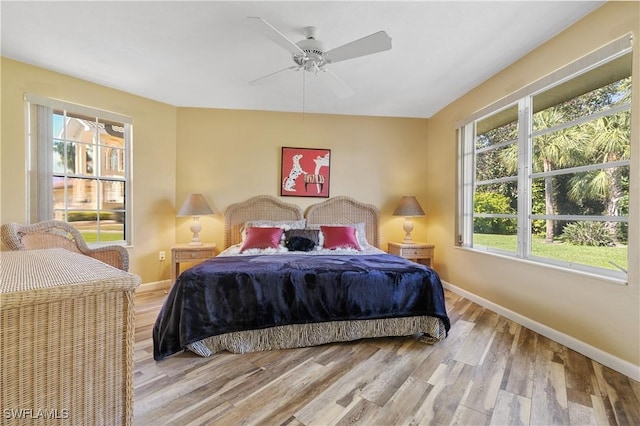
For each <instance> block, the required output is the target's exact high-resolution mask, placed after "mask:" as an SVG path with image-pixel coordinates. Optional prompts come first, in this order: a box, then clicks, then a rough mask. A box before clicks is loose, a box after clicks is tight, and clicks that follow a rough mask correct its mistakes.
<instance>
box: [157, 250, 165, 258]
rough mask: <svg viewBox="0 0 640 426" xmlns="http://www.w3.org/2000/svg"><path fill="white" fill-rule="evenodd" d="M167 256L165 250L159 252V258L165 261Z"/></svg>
mask: <svg viewBox="0 0 640 426" xmlns="http://www.w3.org/2000/svg"><path fill="white" fill-rule="evenodd" d="M166 258H167V256H166V254H165V252H164V250H161V251H160V253H158V260H160V261H163V260H165V259H166Z"/></svg>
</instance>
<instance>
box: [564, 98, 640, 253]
mask: <svg viewBox="0 0 640 426" xmlns="http://www.w3.org/2000/svg"><path fill="white" fill-rule="evenodd" d="M630 126H631V114H630V113H629V111H624V112H620V113H618V114H615V115H610V116H606V117H601V118H599V119H597V120H595V121H593V122H592V123H591V129H592V130H591V131H592V135H593V139H592V140H591V143H589V144H587V146H586V149H585V150H584V151H583V154H585V155H587V156H590V157H591V158H592V164H598V163H604V164H606V163H611V162H615V161H620V160H628V159H629V158H630V155H631V152H630V143H629V136H630V135H629V132H630V128H631V127H630ZM622 178H623V170H622V169H621V168H619V167H616V168H613V167H609V168H602V169H599V170H595V171H592V172H588V173H581V174H579V175H577V176H575V177H573V178H572V179H571V189H570V191H569V196H570V197H571V198H572V199H574V200H582V199H584V198H587V199H601V200H603V201H604V204H605V206H606V207H605V214H606V215H607V216H619V215H620V211H619V203H620V200H621V198H622V197H623V195H624V191H623V189H622V185H621V180H622ZM606 227H607V229H608V230H609V234H610V235H611V237H612V239H613V241H616V240H617V232H616V231H617V223H616V222H607V224H606Z"/></svg>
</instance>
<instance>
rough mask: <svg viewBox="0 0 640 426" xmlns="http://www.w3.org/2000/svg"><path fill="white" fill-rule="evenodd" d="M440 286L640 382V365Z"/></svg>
mask: <svg viewBox="0 0 640 426" xmlns="http://www.w3.org/2000/svg"><path fill="white" fill-rule="evenodd" d="M442 285H443V286H444V287H445V288H446V289H448V290H451V291H452V292H454V293H456V294H459V295H460V296H463V297H465V298H466V299H469V300H471V301H473V302H475V303H477V304H478V305H480V306H482V307H485V308H487V309H489V310H491V311H493V312H495V313H497V314H500V315H502V316H503V317H505V318H508V319H510V320H512V321H514V322H516V323H518V324H520V325H522V326H524V327H527V328H528V329H530V330H533V331H535V332H536V333H538V334H541V335H543V336H545V337H548V338H549V339H551V340H553V341H555V342H558V343H560V344H562V345H564V346H566V347H568V348H571V349H573V350H574V351H576V352H579V353H581V354H582V355H585V356H587V357H589V358H591V359H592V360H594V361H597V362H599V363H600V364H602V365H605V366H607V367H609V368H611V369H613V370H615V371H617V372H619V373H621V374H624V375H625V376H627V377H630V378H632V379H633V380H635V381H640V365H635V364H632V363H630V362H629V361H625V360H623V359H620V358H618V357H616V356H614V355H612V354H610V353H608V352H605V351H603V350H601V349H598V348H596V347H594V346H591V345H589V344H587V343H585V342H583V341H581V340H578V339H576V338H575V337H571V336H569V335H568V334H564V333H562V332H560V331H558V330H556V329H553V328H551V327H548V326H546V325H544V324H541V323H539V322H537V321H534V320H532V319H531V318H528V317H525V316H524V315H521V314H519V313H517V312H514V311H512V310H510V309H507V308H505V307H503V306H500V305H498V304H496V303H494V302H491V301H490V300H487V299H484V298H482V297H480V296H477V295H475V294H473V293H470V292H468V291H466V290H464V289H461V288H460V287H457V286H455V285H453V284H451V283H448V282H446V281H442Z"/></svg>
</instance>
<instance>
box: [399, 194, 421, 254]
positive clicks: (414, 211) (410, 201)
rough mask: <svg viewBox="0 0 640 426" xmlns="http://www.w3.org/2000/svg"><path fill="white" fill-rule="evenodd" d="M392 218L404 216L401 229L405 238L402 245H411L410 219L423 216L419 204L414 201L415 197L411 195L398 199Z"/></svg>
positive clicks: (411, 227)
mask: <svg viewBox="0 0 640 426" xmlns="http://www.w3.org/2000/svg"><path fill="white" fill-rule="evenodd" d="M393 215H394V216H404V225H402V229H404V232H405V236H404V240H403V241H402V242H403V243H409V244H410V243H413V240H412V239H411V231H413V222H412V221H411V218H412V217H414V216H424V215H425V214H424V211H423V210H422V207H420V203H418V200H416V197H414V196H413V195H411V196H405V197H402V198H401V199H400V203H399V204H398V207H396V210H395V211H394V212H393Z"/></svg>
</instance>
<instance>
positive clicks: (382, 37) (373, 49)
mask: <svg viewBox="0 0 640 426" xmlns="http://www.w3.org/2000/svg"><path fill="white" fill-rule="evenodd" d="M247 19H248V20H249V22H250V24H251V25H252V26H254V27H255V28H256V29H257V30H258V31H260V32H261V33H262V34H263V35H265V36H266V37H268V38H269V39H271V41H273V42H274V43H276V44H277V45H278V46H280V47H282V48H283V49H285V50H286V51H287V52H289V53H291V55H292V59H293V62H294V63H295V65H291V66H289V67H287V68H284V69H281V70H278V71H276V72H273V73H271V74H267V75H265V76H263V77H260V78H257V79H255V80H252V81H250V82H249V84H257V83H261V82H263V81H264V80H266V79H269V78H270V77H273V76H274V75H276V74H279V73H281V72H284V71H289V70H294V71H300V70H304V71H308V72H313V73H314V74H315V75H316V76H317V77H318V78H319V79H320V80H321V81H322V82H323V83H324V84H325V85H326V86H327V87H328V88H329V89H330V90H331V91H332V92H333V93H334V94H335V95H336V96H338V97H339V98H348V97H349V96H351V95H353V93H354V92H353V90H352V89H351V88H350V87H349V86H348V85H347V84H346V83H345V82H344V81H342V79H340V78H339V77H338V76H337V75H335V74H334V73H333V71H331V70H330V69H329V68H328V67H327V65H330V64H333V63H335V62H339V61H345V60H347V59H353V58H357V57H360V56H365V55H370V54H372V53H378V52H383V51H385V50H389V49H391V37H389V36H388V35H387V33H386V32H384V31H378V32H377V33H373V34H371V35H368V36H366V37H363V38H361V39H358V40H354V41H352V42H350V43H347V44H343V45H342V46H339V47H335V48H333V49H329V50H324V46H323V45H322V42H321V41H320V40H317V39H316V33H317V29H316V27H305V29H304V35H305V37H306V38H305V39H304V40H301V41H299V42H297V43H294V42H293V41H291V40H289V39H288V38H287V37H285V36H284V35H283V34H282V33H281V32H280V31H278V30H277V29H276V28H275V27H274V26H273V25H271V24H269V23H268V22H267V21H265V20H264V19H262V18H259V17H256V16H249V17H247Z"/></svg>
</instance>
